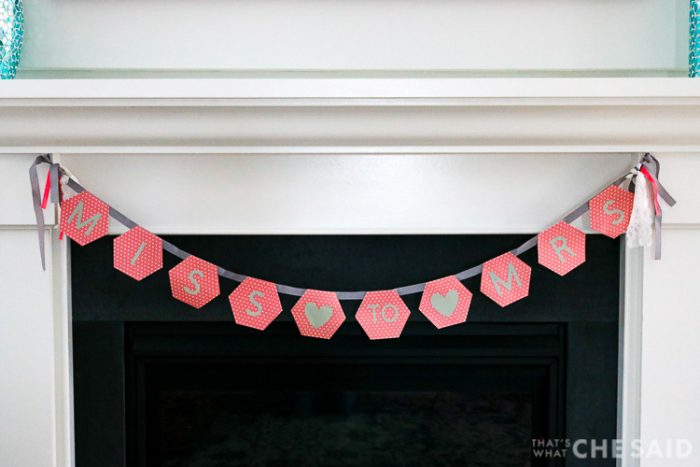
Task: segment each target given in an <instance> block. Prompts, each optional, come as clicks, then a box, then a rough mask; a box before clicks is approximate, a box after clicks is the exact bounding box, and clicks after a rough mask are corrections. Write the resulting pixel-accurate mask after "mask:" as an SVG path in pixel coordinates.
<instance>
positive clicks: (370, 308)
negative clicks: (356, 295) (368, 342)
mask: <svg viewBox="0 0 700 467" xmlns="http://www.w3.org/2000/svg"><path fill="white" fill-rule="evenodd" d="M410 314H411V312H410V311H409V310H408V307H406V305H405V304H404V302H403V300H401V297H399V294H397V293H396V291H395V290H380V291H374V292H367V295H365V298H364V299H363V300H362V303H361V304H360V308H358V309H357V313H355V319H356V320H357V322H358V323H360V326H362V329H364V331H365V333H367V337H369V338H370V339H373V340H374V339H393V338H396V337H399V336H400V335H401V331H403V328H404V326H406V321H407V320H408V317H409V315H410Z"/></svg>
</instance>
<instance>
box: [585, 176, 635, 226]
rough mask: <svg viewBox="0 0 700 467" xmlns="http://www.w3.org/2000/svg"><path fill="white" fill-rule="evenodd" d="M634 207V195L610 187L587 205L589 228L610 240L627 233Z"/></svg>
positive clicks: (618, 188) (616, 187) (613, 186)
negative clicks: (589, 219) (589, 220)
mask: <svg viewBox="0 0 700 467" xmlns="http://www.w3.org/2000/svg"><path fill="white" fill-rule="evenodd" d="M633 205H634V195H633V194H632V193H630V192H629V191H627V190H624V189H622V188H620V187H618V186H615V185H611V186H609V187H607V188H606V189H605V190H603V191H601V192H600V193H598V194H597V195H596V196H594V197H593V198H592V199H591V201H590V202H589V203H588V208H589V211H590V218H591V228H592V229H593V230H595V231H596V232H600V233H602V234H603V235H606V236H608V237H610V238H617V237H619V236H620V235H622V234H623V233H625V232H626V231H627V226H628V225H629V223H630V216H631V215H632V206H633Z"/></svg>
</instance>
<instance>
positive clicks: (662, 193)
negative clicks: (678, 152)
mask: <svg viewBox="0 0 700 467" xmlns="http://www.w3.org/2000/svg"><path fill="white" fill-rule="evenodd" d="M640 164H641V166H642V167H644V168H645V169H646V173H647V174H649V176H650V177H651V179H652V180H651V181H652V184H653V185H655V186H654V198H655V203H658V199H656V197H657V195H658V196H659V197H661V199H663V200H664V201H665V202H666V204H668V205H669V206H673V205H675V204H676V200H675V199H673V196H671V194H670V193H669V192H668V191H667V190H666V188H664V186H663V185H662V184H661V181H660V180H659V173H660V172H661V164H660V163H659V160H658V159H657V158H656V157H654V156H653V155H651V154H650V153H646V154H644V156H643V157H642V160H641V161H640ZM657 205H658V210H655V211H654V259H656V260H659V259H661V221H662V217H663V212H662V208H661V204H660V203H658V204H657Z"/></svg>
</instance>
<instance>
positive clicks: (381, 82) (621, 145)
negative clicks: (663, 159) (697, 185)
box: [0, 78, 700, 154]
mask: <svg viewBox="0 0 700 467" xmlns="http://www.w3.org/2000/svg"><path fill="white" fill-rule="evenodd" d="M0 108H1V109H2V112H3V120H4V122H3V125H2V126H0V140H1V141H3V145H2V148H0V151H2V152H4V153H21V152H63V153H74V154H75V153H85V154H101V153H119V154H125V153H140V154H144V153H159V154H181V153H187V154H198V153H208V154H458V153H474V152H502V153H512V152H539V153H542V152H559V153H562V152H583V151H585V152H643V151H656V152H700V133H699V132H698V131H697V128H698V127H700V82H698V81H695V80H691V79H683V78H590V79H582V78H558V79H553V78H503V79H479V78H471V79H470V78H353V79H348V78H264V79H241V78H238V79H235V78H232V79H205V80H188V79H170V80H169V79H153V80H138V79H137V80H122V79H116V80H17V81H14V82H10V83H7V84H3V86H0Z"/></svg>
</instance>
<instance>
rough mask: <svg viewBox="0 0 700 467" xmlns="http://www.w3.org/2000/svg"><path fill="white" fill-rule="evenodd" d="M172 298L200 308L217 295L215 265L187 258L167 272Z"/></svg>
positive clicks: (217, 273) (217, 278) (195, 258)
mask: <svg viewBox="0 0 700 467" xmlns="http://www.w3.org/2000/svg"><path fill="white" fill-rule="evenodd" d="M168 276H170V288H171V290H172V293H173V297H175V298H177V299H178V300H180V301H181V302H184V303H187V304H188V305H190V306H192V307H195V308H202V307H203V306H204V305H206V304H207V303H209V302H210V301H212V300H214V299H215V298H216V297H217V296H218V295H219V272H218V268H217V267H216V265H214V264H212V263H209V262H207V261H204V260H203V259H200V258H197V257H196V256H188V257H187V258H185V259H184V260H183V261H182V262H181V263H180V264H178V265H177V266H175V267H174V268H172V269H171V270H170V271H168Z"/></svg>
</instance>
